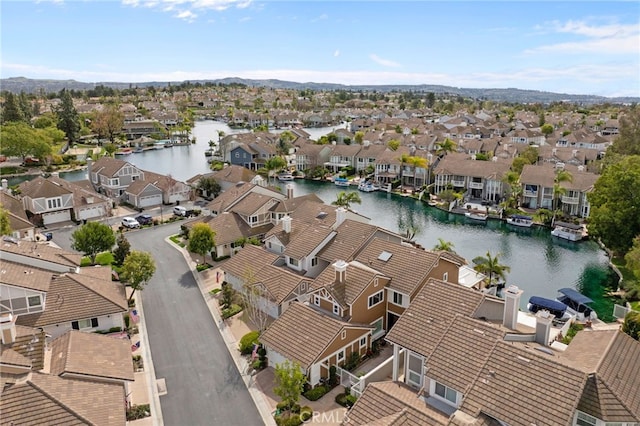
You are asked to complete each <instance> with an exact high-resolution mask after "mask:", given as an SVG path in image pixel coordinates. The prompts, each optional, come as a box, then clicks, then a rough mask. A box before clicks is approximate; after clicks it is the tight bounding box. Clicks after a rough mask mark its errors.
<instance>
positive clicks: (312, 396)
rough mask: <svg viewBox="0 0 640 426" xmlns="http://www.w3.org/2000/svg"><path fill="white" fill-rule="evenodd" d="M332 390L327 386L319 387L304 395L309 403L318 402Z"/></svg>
mask: <svg viewBox="0 0 640 426" xmlns="http://www.w3.org/2000/svg"><path fill="white" fill-rule="evenodd" d="M330 390H331V388H329V386H325V385H318V386H316V387H315V388H313V389H311V390H310V391H307V392H305V393H303V394H302V395H303V396H304V397H305V398H307V399H308V400H309V401H317V400H319V399H320V398H322V397H323V396H324V395H325V394H326V393H327V392H329V391H330Z"/></svg>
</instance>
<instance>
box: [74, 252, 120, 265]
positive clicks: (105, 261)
mask: <svg viewBox="0 0 640 426" xmlns="http://www.w3.org/2000/svg"><path fill="white" fill-rule="evenodd" d="M112 263H113V253H111V252H110V251H105V252H102V253H99V254H98V255H97V256H96V265H102V266H107V265H111V264H112ZM80 266H91V258H90V257H89V256H84V257H83V258H82V260H80Z"/></svg>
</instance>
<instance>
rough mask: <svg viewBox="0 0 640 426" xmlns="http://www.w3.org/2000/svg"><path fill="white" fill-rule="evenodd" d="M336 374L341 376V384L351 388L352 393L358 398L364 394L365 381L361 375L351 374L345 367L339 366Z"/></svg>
mask: <svg viewBox="0 0 640 426" xmlns="http://www.w3.org/2000/svg"><path fill="white" fill-rule="evenodd" d="M336 374H337V375H338V377H340V384H341V385H342V386H344V387H345V388H347V387H348V388H350V389H351V393H352V394H353V395H355V396H356V397H357V398H360V395H362V392H363V391H364V386H363V384H364V381H363V380H361V379H360V377H358V376H355V375H353V374H351V373H350V372H348V371H347V370H345V369H344V368H341V367H337V366H336Z"/></svg>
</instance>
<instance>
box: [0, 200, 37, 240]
mask: <svg viewBox="0 0 640 426" xmlns="http://www.w3.org/2000/svg"><path fill="white" fill-rule="evenodd" d="M0 205H1V206H2V208H4V209H5V210H6V212H7V214H8V216H9V226H10V227H11V230H13V231H20V230H23V229H28V228H31V229H33V228H34V226H33V224H32V223H31V222H29V218H28V217H27V213H26V212H25V210H24V207H23V206H22V202H21V201H20V200H19V199H18V198H16V197H14V196H13V195H11V194H8V193H6V192H4V191H1V190H0Z"/></svg>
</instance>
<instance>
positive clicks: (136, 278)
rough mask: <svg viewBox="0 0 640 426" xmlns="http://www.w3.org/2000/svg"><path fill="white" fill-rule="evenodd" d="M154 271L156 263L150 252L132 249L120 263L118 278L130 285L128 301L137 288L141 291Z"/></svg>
mask: <svg viewBox="0 0 640 426" xmlns="http://www.w3.org/2000/svg"><path fill="white" fill-rule="evenodd" d="M155 273H156V263H155V262H154V260H153V258H152V257H151V254H150V253H147V252H145V251H137V250H133V251H131V253H129V254H128V255H127V257H126V258H125V259H124V262H123V263H122V272H121V273H120V278H121V279H122V280H123V281H124V282H125V283H127V284H128V285H129V287H131V289H132V291H131V294H130V295H129V301H131V299H133V295H134V294H135V292H136V291H137V290H140V291H142V289H144V287H145V286H146V285H147V283H148V282H149V280H150V279H151V277H153V274H155Z"/></svg>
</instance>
